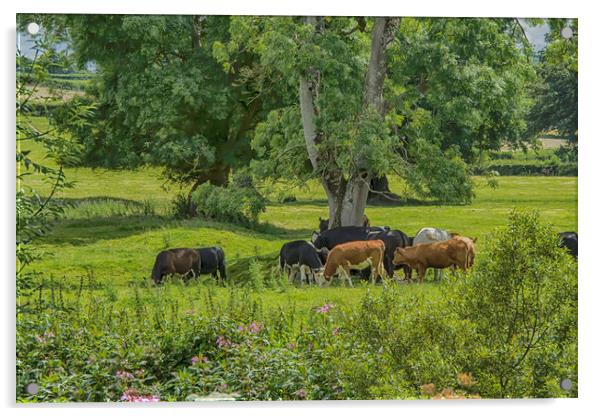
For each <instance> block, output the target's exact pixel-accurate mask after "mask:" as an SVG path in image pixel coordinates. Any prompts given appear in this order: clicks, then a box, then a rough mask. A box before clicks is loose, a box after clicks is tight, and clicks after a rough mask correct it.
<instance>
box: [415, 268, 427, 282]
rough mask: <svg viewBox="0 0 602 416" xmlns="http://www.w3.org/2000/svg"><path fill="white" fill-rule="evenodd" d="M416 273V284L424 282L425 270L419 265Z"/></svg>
mask: <svg viewBox="0 0 602 416" xmlns="http://www.w3.org/2000/svg"><path fill="white" fill-rule="evenodd" d="M416 271H417V272H418V282H419V283H422V282H423V281H424V275H425V274H426V271H427V268H426V267H425V266H423V265H422V264H420V265H418V268H417V269H416Z"/></svg>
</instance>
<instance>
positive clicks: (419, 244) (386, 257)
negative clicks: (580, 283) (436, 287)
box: [151, 217, 577, 286]
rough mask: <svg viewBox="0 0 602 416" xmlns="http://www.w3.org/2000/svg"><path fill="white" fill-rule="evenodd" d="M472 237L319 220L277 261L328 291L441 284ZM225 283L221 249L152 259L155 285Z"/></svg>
mask: <svg viewBox="0 0 602 416" xmlns="http://www.w3.org/2000/svg"><path fill="white" fill-rule="evenodd" d="M559 239H560V240H559V241H560V245H561V246H562V247H565V248H566V249H567V250H568V251H569V252H570V254H571V255H572V256H573V257H574V258H575V259H576V258H577V233H574V232H564V233H560V234H559ZM476 241H477V239H476V238H470V237H465V236H461V235H459V234H456V233H450V232H448V231H446V230H442V229H439V228H431V227H428V228H422V229H421V230H420V231H419V232H418V233H417V234H416V235H415V236H414V237H408V235H406V234H405V233H404V232H402V231H399V230H391V229H390V227H387V226H383V227H371V226H370V223H369V220H368V218H367V217H364V224H363V225H362V226H344V227H335V228H332V229H328V220H322V219H321V218H320V232H319V233H317V232H314V233H313V234H312V237H311V241H305V240H295V241H290V242H288V243H285V244H284V245H283V246H282V248H281V250H280V256H279V260H278V267H279V270H280V271H281V272H284V273H286V274H287V275H288V278H289V281H291V282H294V281H296V280H297V276H299V280H300V281H301V282H302V283H308V284H311V283H313V282H315V283H316V284H318V285H319V286H328V285H329V284H330V283H331V282H332V279H333V277H334V276H335V275H338V276H339V277H340V278H341V279H342V280H343V281H344V282H347V283H348V285H349V286H352V282H351V276H352V275H353V274H355V275H357V276H359V278H361V279H366V280H367V279H370V281H371V282H373V283H374V282H375V281H376V279H377V278H380V279H381V280H382V281H383V282H384V278H385V277H387V278H393V277H395V271H396V270H403V271H404V279H405V280H406V281H411V280H412V271H413V270H416V272H417V274H418V280H419V282H423V280H424V276H425V274H426V271H427V270H428V269H429V268H433V269H434V270H435V280H440V279H441V277H442V275H443V269H445V268H448V267H451V268H452V271H453V272H454V273H455V270H456V269H457V268H459V269H461V270H462V271H466V270H467V269H468V268H470V267H471V266H472V265H473V263H474V259H475V243H476ZM218 273H219V278H221V279H224V280H225V279H226V278H227V276H226V267H225V254H224V251H223V250H222V249H221V248H220V247H206V248H175V249H168V250H164V251H161V252H160V253H159V254H158V255H157V257H156V259H155V264H154V267H153V270H152V274H151V278H152V280H153V281H154V282H155V283H156V284H158V283H161V282H162V281H163V279H164V277H165V276H167V275H174V274H179V275H182V276H184V277H193V278H194V277H197V276H199V275H201V274H212V275H213V277H215V278H218Z"/></svg>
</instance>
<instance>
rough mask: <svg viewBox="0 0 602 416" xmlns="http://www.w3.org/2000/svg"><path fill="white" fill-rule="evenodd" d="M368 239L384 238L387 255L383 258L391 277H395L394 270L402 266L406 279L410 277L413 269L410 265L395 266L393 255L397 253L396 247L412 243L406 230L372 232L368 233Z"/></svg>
mask: <svg viewBox="0 0 602 416" xmlns="http://www.w3.org/2000/svg"><path fill="white" fill-rule="evenodd" d="M368 239H369V240H382V241H383V242H384V243H385V257H384V259H383V264H384V266H385V270H386V271H387V275H388V276H389V277H393V270H399V269H402V268H403V269H404V273H405V276H406V279H407V278H408V277H409V274H410V271H411V269H410V267H409V266H407V265H399V266H395V265H394V264H393V255H394V254H395V249H396V248H397V247H402V248H403V247H408V246H410V245H411V244H410V238H409V237H408V236H407V235H406V234H405V233H404V232H402V231H399V230H390V231H382V232H371V233H370V234H368Z"/></svg>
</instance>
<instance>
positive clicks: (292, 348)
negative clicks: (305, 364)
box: [286, 342, 297, 350]
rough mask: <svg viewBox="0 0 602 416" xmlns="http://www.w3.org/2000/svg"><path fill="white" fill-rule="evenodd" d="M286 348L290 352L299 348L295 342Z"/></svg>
mask: <svg viewBox="0 0 602 416" xmlns="http://www.w3.org/2000/svg"><path fill="white" fill-rule="evenodd" d="M286 348H288V349H289V350H294V349H295V348H297V344H295V343H294V342H289V343H288V344H286Z"/></svg>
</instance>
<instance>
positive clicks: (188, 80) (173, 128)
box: [68, 15, 271, 189]
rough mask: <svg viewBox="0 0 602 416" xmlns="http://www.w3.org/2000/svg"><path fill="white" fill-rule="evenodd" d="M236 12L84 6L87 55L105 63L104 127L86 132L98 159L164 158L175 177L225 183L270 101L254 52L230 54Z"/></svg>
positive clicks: (73, 23)
mask: <svg viewBox="0 0 602 416" xmlns="http://www.w3.org/2000/svg"><path fill="white" fill-rule="evenodd" d="M229 25H230V17H228V16H127V15H82V16H73V17H71V18H70V19H69V23H68V26H69V28H70V33H71V36H72V39H73V48H74V50H75V52H76V54H77V56H78V59H79V61H80V64H82V65H83V64H85V63H86V62H89V61H93V62H95V63H96V65H97V66H98V72H99V78H98V80H97V82H96V89H95V91H94V92H95V94H96V100H97V103H98V105H97V111H96V112H95V114H94V122H95V126H96V127H95V128H94V129H91V130H85V131H79V132H77V135H78V137H80V139H81V140H82V141H83V143H84V149H85V155H84V160H85V162H86V163H87V164H90V165H102V166H110V167H136V166H139V165H142V164H153V165H159V166H162V167H164V169H165V170H164V172H165V175H166V177H167V178H168V179H170V180H172V181H176V182H181V183H183V184H187V185H192V189H194V188H195V187H196V186H198V185H199V184H201V183H203V182H206V181H209V182H211V183H212V184H214V185H225V184H227V182H228V176H229V173H230V171H231V169H232V168H236V167H239V166H245V165H247V164H248V161H249V160H250V157H251V149H250V146H249V142H250V140H249V132H250V131H252V129H253V127H254V126H255V123H256V122H257V120H258V119H259V117H260V115H261V112H262V109H263V107H264V106H265V105H266V103H268V102H269V101H270V99H271V98H270V96H269V95H270V86H268V85H264V86H263V87H262V88H259V85H262V83H264V81H265V80H264V79H262V78H261V74H259V73H258V72H257V71H256V70H255V67H254V65H255V63H254V56H253V55H252V54H249V53H247V52H246V51H232V53H231V54H229V55H228V56H227V59H225V60H224V53H225V52H224V48H223V44H224V43H226V42H228V38H229Z"/></svg>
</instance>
